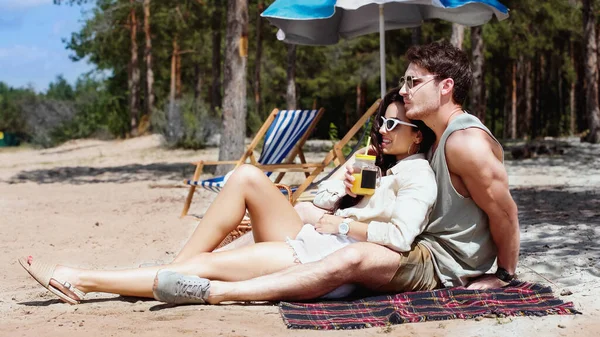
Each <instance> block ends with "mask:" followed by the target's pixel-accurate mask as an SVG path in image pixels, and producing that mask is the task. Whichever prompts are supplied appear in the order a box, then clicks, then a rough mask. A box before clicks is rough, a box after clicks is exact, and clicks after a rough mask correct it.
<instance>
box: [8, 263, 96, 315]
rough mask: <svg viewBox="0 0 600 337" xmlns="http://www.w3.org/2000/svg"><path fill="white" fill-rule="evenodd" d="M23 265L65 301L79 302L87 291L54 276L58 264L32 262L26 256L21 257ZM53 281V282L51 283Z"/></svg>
mask: <svg viewBox="0 0 600 337" xmlns="http://www.w3.org/2000/svg"><path fill="white" fill-rule="evenodd" d="M19 263H20V264H21V266H22V267H23V268H24V269H25V270H26V271H27V272H28V273H29V275H31V276H32V277H33V278H34V279H35V280H36V281H38V283H39V284H41V285H42V286H43V287H44V288H46V289H48V290H50V292H51V293H53V294H54V295H56V296H58V297H59V298H60V299H61V300H63V301H64V302H67V303H69V304H79V301H80V300H81V299H83V297H84V296H85V293H84V292H83V291H81V290H79V289H77V288H75V287H74V286H73V285H72V284H71V283H69V282H66V281H65V282H61V281H59V280H57V279H55V278H52V275H53V274H54V269H55V268H56V266H57V265H56V264H51V263H45V262H39V261H37V260H36V261H33V262H32V263H31V264H29V263H28V262H27V259H26V258H21V259H19ZM52 281H53V282H52ZM50 282H52V284H50Z"/></svg>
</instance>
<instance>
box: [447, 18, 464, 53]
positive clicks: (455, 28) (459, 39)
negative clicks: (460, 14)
mask: <svg viewBox="0 0 600 337" xmlns="http://www.w3.org/2000/svg"><path fill="white" fill-rule="evenodd" d="M464 40H465V26H463V25H460V24H458V23H453V24H452V36H451V37H450V43H451V44H452V45H453V46H454V47H456V48H458V49H460V50H462V49H463V41H464Z"/></svg>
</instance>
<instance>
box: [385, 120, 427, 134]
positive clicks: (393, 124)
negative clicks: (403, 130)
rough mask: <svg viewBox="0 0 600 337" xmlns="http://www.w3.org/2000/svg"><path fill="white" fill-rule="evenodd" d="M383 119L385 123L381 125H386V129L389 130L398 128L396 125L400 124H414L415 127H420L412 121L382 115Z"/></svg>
mask: <svg viewBox="0 0 600 337" xmlns="http://www.w3.org/2000/svg"><path fill="white" fill-rule="evenodd" d="M381 119H382V120H383V123H381V126H383V127H385V130H386V131H387V132H390V131H392V130H394V129H395V128H396V126H398V124H402V125H407V126H412V127H413V128H416V127H418V126H416V125H414V124H412V123H407V122H403V121H401V120H399V119H396V118H385V117H383V116H381Z"/></svg>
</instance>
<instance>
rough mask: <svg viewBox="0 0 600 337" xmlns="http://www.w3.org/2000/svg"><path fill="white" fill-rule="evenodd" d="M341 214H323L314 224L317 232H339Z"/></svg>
mask: <svg viewBox="0 0 600 337" xmlns="http://www.w3.org/2000/svg"><path fill="white" fill-rule="evenodd" d="M342 220H344V218H342V217H341V216H337V215H331V214H324V215H323V216H322V217H321V219H319V221H317V223H316V224H314V226H315V229H316V230H317V232H319V233H323V234H337V233H338V232H339V226H340V223H342Z"/></svg>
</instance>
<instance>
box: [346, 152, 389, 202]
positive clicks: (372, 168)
mask: <svg viewBox="0 0 600 337" xmlns="http://www.w3.org/2000/svg"><path fill="white" fill-rule="evenodd" d="M352 168H353V173H352V176H353V177H354V182H353V183H352V188H351V189H350V191H352V193H354V194H357V195H373V193H375V187H377V182H378V180H379V178H380V177H381V170H380V169H379V167H378V166H377V165H375V156H371V155H368V154H357V155H356V160H355V162H354V164H353V165H352Z"/></svg>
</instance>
